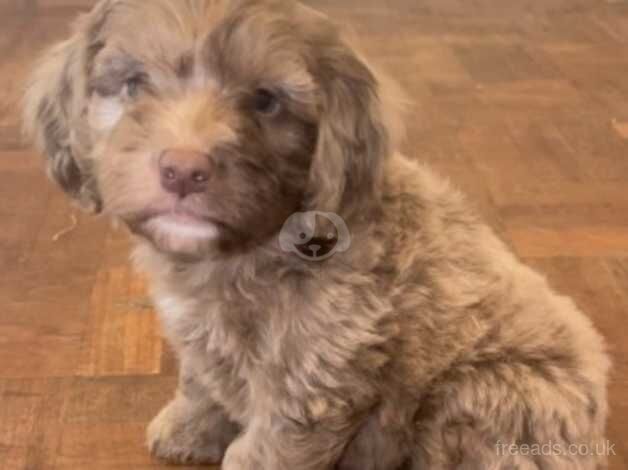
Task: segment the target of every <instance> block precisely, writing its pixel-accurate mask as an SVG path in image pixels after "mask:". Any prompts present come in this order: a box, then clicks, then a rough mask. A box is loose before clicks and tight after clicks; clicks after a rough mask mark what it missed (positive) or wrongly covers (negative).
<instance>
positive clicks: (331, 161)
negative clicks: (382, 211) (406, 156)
mask: <svg viewBox="0 0 628 470" xmlns="http://www.w3.org/2000/svg"><path fill="white" fill-rule="evenodd" d="M334 34H337V33H332V35H331V37H330V36H328V38H327V41H328V43H327V44H325V45H323V46H322V47H320V48H319V52H318V53H319V54H320V55H319V57H318V60H317V62H316V64H315V66H314V70H313V71H312V73H313V75H315V77H316V79H317V82H318V83H319V86H320V87H321V101H322V102H321V105H320V106H321V110H320V111H321V118H320V122H319V135H318V143H317V149H316V153H315V155H314V158H313V161H312V167H311V173H310V181H309V192H308V195H309V200H308V208H309V209H311V210H319V211H324V212H332V213H338V214H340V215H342V216H344V217H351V216H352V215H353V214H354V213H356V212H361V211H363V210H364V209H365V208H367V207H369V206H368V205H369V204H370V203H373V202H376V201H377V200H378V199H379V188H380V186H381V185H380V181H381V177H382V169H383V164H384V161H385V160H386V158H387V157H388V156H390V155H391V154H392V153H393V152H394V150H395V148H396V146H397V145H398V141H399V139H400V138H401V135H402V134H403V126H402V124H401V118H400V111H401V107H402V104H403V101H404V100H403V98H402V93H401V90H400V89H399V87H397V86H396V84H394V82H392V81H391V80H388V79H386V78H384V76H383V75H380V74H377V73H376V72H375V71H374V69H373V68H372V67H371V66H369V65H368V64H367V63H366V61H365V60H364V59H362V58H361V57H360V56H359V55H358V54H357V53H356V52H355V50H354V49H353V48H352V47H351V46H349V45H348V44H347V43H346V42H344V40H342V39H341V38H340V37H339V36H336V37H333V35H334Z"/></svg>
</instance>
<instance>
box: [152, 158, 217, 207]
mask: <svg viewBox="0 0 628 470" xmlns="http://www.w3.org/2000/svg"><path fill="white" fill-rule="evenodd" d="M210 171H211V164H210V160H209V156H208V155H206V154H204V153H201V152H195V151H193V150H166V151H165V152H164V153H163V154H162V155H161V157H160V158H159V175H160V178H161V186H162V188H164V189H165V190H166V191H168V192H169V193H173V194H176V195H178V196H179V197H180V198H184V197H186V196H188V195H190V194H194V193H202V192H204V191H205V190H206V189H207V184H208V181H209V177H210Z"/></svg>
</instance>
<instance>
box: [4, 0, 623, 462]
mask: <svg viewBox="0 0 628 470" xmlns="http://www.w3.org/2000/svg"><path fill="white" fill-rule="evenodd" d="M306 3H308V4H310V5H312V6H314V7H319V8H321V9H323V10H325V11H326V12H327V13H328V14H329V15H330V16H331V17H332V18H334V19H335V20H337V21H338V22H341V23H349V24H351V25H352V27H353V29H354V30H355V31H356V32H357V33H358V34H359V35H360V36H361V37H362V38H363V48H364V49H365V50H366V52H367V53H369V54H370V55H371V56H372V57H373V58H374V61H375V62H376V63H378V64H380V65H381V66H382V67H383V68H384V69H385V70H388V71H389V72H390V73H391V74H392V75H393V76H394V77H395V78H397V80H399V82H401V84H402V85H403V87H404V88H405V89H406V90H407V92H408V94H409V96H410V97H411V98H412V100H413V105H412V106H411V108H410V109H411V110H410V112H409V113H408V115H407V117H406V123H407V127H408V138H407V140H406V142H405V144H404V151H405V152H406V153H409V154H411V155H413V156H416V158H418V159H421V160H423V161H426V162H428V163H430V164H432V165H433V166H434V167H436V168H437V169H438V170H439V171H440V172H441V173H443V174H445V175H447V176H448V177H449V178H451V179H452V180H453V181H454V182H455V183H456V184H457V185H458V186H460V187H461V188H462V189H464V190H465V191H466V192H467V193H468V194H469V197H470V198H471V199H472V200H473V201H474V202H475V203H476V205H477V207H478V209H479V210H480V211H481V212H482V213H483V214H484V216H485V217H486V218H487V219H488V220H489V221H490V222H491V224H492V225H493V226H495V227H496V229H497V230H498V231H499V233H500V234H502V235H503V236H504V237H505V238H506V240H507V242H509V243H510V244H511V245H512V247H513V248H514V249H515V250H516V251H517V253H518V254H519V255H520V256H522V257H524V258H525V259H526V260H527V261H528V262H529V263H531V264H532V265H533V266H534V267H536V268H537V269H538V270H540V271H541V272H543V273H545V274H546V275H547V276H548V277H549V279H550V281H551V282H552V283H553V284H554V285H555V286H556V287H557V288H558V289H559V290H560V291H561V292H563V293H565V294H566V295H570V296H572V297H574V299H575V300H576V302H577V303H578V304H579V305H581V306H582V308H583V309H585V310H586V311H587V312H588V313H589V315H590V316H591V318H592V320H593V321H594V322H595V324H596V325H597V326H598V327H599V328H600V330H601V331H602V332H603V333H604V335H605V336H606V338H607V339H608V344H609V350H610V351H611V353H612V355H613V357H614V359H615V368H614V372H613V378H612V383H611V387H610V392H609V396H610V401H611V419H610V423H609V439H610V441H611V442H613V443H615V444H616V449H617V455H615V456H612V457H611V459H610V469H611V470H626V469H628V424H626V423H628V398H627V397H628V343H627V342H626V340H625V331H626V330H625V328H626V324H627V321H628V317H627V315H626V312H628V80H627V78H626V77H628V54H626V51H627V50H628V2H626V1H625V0H612V1H611V0H607V1H605V0H544V1H538V0H518V1H516V2H515V1H503V0H475V1H473V2H470V1H468V0H385V1H383V0H345V1H342V2H339V1H337V0H307V1H306ZM93 4H94V0H0V30H1V31H2V34H0V176H1V179H0V181H1V183H0V220H2V222H1V223H0V228H1V230H0V267H1V268H2V269H1V271H0V470H21V469H28V470H40V469H42V470H48V469H51V470H76V469H86V468H89V469H92V470H111V469H117V470H122V469H160V468H167V467H166V466H165V465H162V464H161V463H159V462H155V461H153V460H151V459H150V457H149V456H148V454H147V452H146V449H145V447H144V428H145V426H146V424H147V423H148V422H149V420H150V419H151V417H152V416H153V415H154V414H155V413H156V412H157V411H158V410H159V408H160V407H161V406H163V405H164V404H165V403H166V402H167V401H168V400H169V399H170V397H171V396H172V394H173V392H174V388H175V386H176V361H175V358H174V356H173V354H172V352H171V351H170V350H169V349H168V348H167V346H166V345H164V343H163V340H162V339H161V337H160V332H159V327H158V325H157V322H156V319H155V316H154V313H153V311H152V309H151V307H150V304H149V303H148V302H147V298H146V289H145V283H144V281H143V279H141V278H140V277H138V276H137V275H135V274H134V273H133V272H132V270H131V268H130V266H129V263H128V261H127V255H128V248H129V243H128V240H127V236H126V234H125V233H124V230H120V229H116V228H114V227H111V226H110V224H109V223H108V222H107V221H106V220H103V219H93V218H90V217H88V216H85V215H81V214H80V213H79V212H78V211H77V210H76V209H75V208H73V207H72V206H71V205H70V204H68V201H67V200H66V198H65V196H64V195H62V194H61V192H60V191H59V190H58V189H56V188H54V187H53V186H52V185H50V184H49V183H48V182H47V181H46V177H45V175H44V172H43V171H42V169H41V167H42V164H41V161H40V158H39V157H38V156H37V155H35V154H34V153H33V152H32V151H31V150H30V149H29V148H28V147H27V146H26V145H25V144H24V142H23V141H22V139H21V137H20V132H19V126H20V123H19V106H20V104H19V103H20V99H21V92H22V89H23V86H24V83H25V79H26V74H27V71H28V69H29V67H30V66H31V64H32V61H33V60H34V58H35V57H36V55H37V53H38V51H40V50H41V49H42V47H45V46H47V45H49V44H51V43H52V42H53V41H55V40H58V39H60V38H63V37H64V36H65V35H66V34H67V33H68V31H69V22H70V19H71V18H74V17H75V16H76V15H77V14H78V13H80V12H83V11H86V10H87V9H88V8H90V7H91V6H92V5H93ZM73 217H76V220H77V224H76V227H72V230H68V231H66V230H65V229H67V228H68V227H71V226H72V225H73V223H72V220H73ZM59 234H61V236H58V235H59ZM180 468H185V467H180Z"/></svg>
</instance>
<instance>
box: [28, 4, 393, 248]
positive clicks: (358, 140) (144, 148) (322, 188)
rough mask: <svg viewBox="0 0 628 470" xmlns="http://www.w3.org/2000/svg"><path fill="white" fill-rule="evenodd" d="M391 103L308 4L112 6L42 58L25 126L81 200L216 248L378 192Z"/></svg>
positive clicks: (161, 236)
mask: <svg viewBox="0 0 628 470" xmlns="http://www.w3.org/2000/svg"><path fill="white" fill-rule="evenodd" d="M380 105H381V103H380V100H379V98H378V85H377V82H376V80H375V78H374V76H373V74H372V73H371V71H370V70H369V68H368V67H367V66H366V65H365V64H364V63H363V62H362V61H361V60H360V59H359V58H358V57H357V56H356V55H355V54H354V53H353V52H352V51H351V50H350V48H348V47H347V46H346V45H345V44H344V42H343V41H342V40H341V38H340V37H339V35H338V33H337V31H336V30H335V28H334V27H333V26H332V25H331V24H330V23H329V22H328V21H327V20H325V19H324V18H323V17H322V16H320V15H318V14H316V13H314V12H312V11H310V10H308V9H305V8H304V7H301V6H299V5H297V4H295V3H292V2H289V1H273V0H268V1H261V2H260V1H232V2H221V1H212V0H192V1H188V2H180V1H179V0H153V1H151V2H145V1H143V0H109V1H104V2H101V3H100V4H99V5H98V6H97V7H96V8H95V9H94V11H92V12H91V13H90V14H89V15H88V16H87V17H85V18H83V19H82V21H81V22H80V23H79V24H78V28H77V32H76V33H75V35H74V36H73V37H72V38H71V39H70V40H69V41H66V42H65V43H62V44H61V45H59V46H57V48H56V49H54V50H53V51H52V52H50V53H49V54H48V55H47V56H46V57H45V58H44V60H43V62H42V64H41V65H40V67H39V69H38V71H37V72H36V73H35V75H34V79H33V83H32V85H31V87H30V89H29V92H28V94H27V101H26V114H25V121H26V124H27V128H29V129H30V131H31V132H32V133H33V135H34V136H35V137H36V139H37V141H38V143H39V145H40V146H41V148H42V149H43V150H44V151H45V153H47V154H48V156H49V159H50V160H49V168H50V171H51V174H52V176H53V178H54V179H56V180H57V181H58V182H59V183H60V184H61V185H62V187H63V188H64V189H65V190H66V191H67V192H68V193H70V194H71V195H72V196H74V197H75V198H77V199H79V200H80V201H81V202H82V203H83V205H89V206H90V207H91V208H92V209H95V210H104V211H105V212H107V213H109V214H111V215H113V216H114V217H116V218H119V219H121V220H123V221H124V222H125V223H126V224H128V226H129V227H130V228H131V230H132V231H134V232H135V233H136V234H138V235H140V236H142V237H144V238H146V239H148V240H149V241H150V242H151V243H153V244H154V245H155V247H157V248H158V249H160V250H162V251H166V252H170V253H174V254H184V255H195V256H199V255H201V256H202V255H206V254H208V253H210V252H213V251H223V252H224V251H229V250H232V249H236V248H237V247H239V246H242V245H243V244H244V245H248V244H250V243H251V242H262V241H263V240H265V239H267V238H268V237H269V236H272V235H273V234H275V233H277V232H278V231H279V229H280V228H281V227H282V225H283V223H284V222H285V220H286V219H287V218H288V217H289V216H290V215H291V214H292V213H294V212H297V211H299V210H304V209H306V210H307V209H324V210H331V211H338V212H341V211H343V210H346V208H347V207H348V206H349V205H351V203H352V201H362V203H364V202H365V201H366V200H369V199H371V198H373V197H375V195H376V186H377V178H378V174H379V164H380V161H381V159H382V158H383V157H384V156H385V155H386V154H387V153H388V150H389V149H388V129H387V126H386V124H385V123H384V121H383V119H382V118H381V116H382V114H383V111H382V109H381V106H380Z"/></svg>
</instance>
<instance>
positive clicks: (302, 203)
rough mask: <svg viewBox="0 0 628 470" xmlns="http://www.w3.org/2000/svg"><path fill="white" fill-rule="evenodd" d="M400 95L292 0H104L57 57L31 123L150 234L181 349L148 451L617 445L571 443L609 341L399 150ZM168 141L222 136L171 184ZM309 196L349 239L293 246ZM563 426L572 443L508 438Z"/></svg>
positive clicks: (602, 385) (299, 464)
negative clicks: (322, 251)
mask: <svg viewBox="0 0 628 470" xmlns="http://www.w3.org/2000/svg"><path fill="white" fill-rule="evenodd" d="M399 102H400V99H399V95H398V93H397V91H396V89H395V87H394V86H393V85H392V84H391V83H390V82H389V81H387V80H385V79H383V78H382V77H381V76H380V75H379V74H376V73H375V72H374V71H373V68H372V67H371V66H369V65H368V64H367V63H366V62H365V61H364V59H363V58H362V57H361V56H360V55H358V54H357V53H356V52H355V50H354V48H353V47H352V46H351V45H350V44H349V42H348V40H347V39H346V38H345V37H344V36H343V35H342V34H341V33H340V32H339V30H338V28H337V27H336V26H334V25H333V24H332V23H331V22H330V21H329V20H328V19H326V18H325V17H324V16H322V15H320V14H318V13H316V12H314V11H312V10H310V9H308V8H306V7H303V6H301V5H298V4H296V3H293V2H291V1H287V0H266V1H247V0H241V1H236V0H234V1H231V2H224V1H220V0H185V1H184V0H151V1H149V2H146V1H143V0H104V1H102V2H100V3H99V4H98V5H97V6H96V8H95V9H94V10H93V11H92V12H91V13H90V14H88V15H86V16H85V17H83V18H82V19H81V20H80V21H79V22H78V23H77V26H76V29H75V32H74V34H73V36H72V37H71V38H70V39H69V40H67V41H65V42H63V43H62V44H60V45H58V46H56V47H55V48H54V49H53V50H52V51H50V52H48V53H46V54H45V55H44V57H43V59H42V62H41V63H40V64H39V66H38V68H37V69H36V71H35V72H34V75H33V79H32V82H31V84H30V87H29V89H28V92H27V95H26V102H25V124H26V128H27V130H28V131H29V133H30V134H31V135H32V136H33V138H34V140H35V141H36V143H37V145H38V147H39V148H40V149H41V150H42V152H43V153H45V154H46V155H47V156H48V167H49V171H50V174H51V176H52V177H53V179H55V180H56V181H57V182H58V183H59V184H60V185H61V187H63V188H64V190H65V191H67V192H68V193H69V195H70V196H72V197H73V198H75V199H76V200H78V201H79V202H80V203H81V204H82V205H83V206H84V207H86V208H88V209H89V210H92V211H94V212H100V211H104V212H105V213H107V214H109V215H110V216H112V217H114V218H116V219H119V220H122V221H123V222H125V223H126V224H127V225H128V226H129V228H130V229H131V231H132V232H133V233H134V234H135V239H136V242H137V249H136V251H135V255H134V259H135V261H136V263H137V265H138V266H139V267H140V269H142V270H144V271H146V272H147V273H148V274H149V275H150V277H151V280H152V292H153V296H154V299H155V303H156V305H157V307H158V310H159V312H160V316H161V320H162V322H163V325H164V329H165V332H166V335H167V337H168V339H169V341H170V342H171V343H172V345H173V347H174V348H175V350H176V351H177V353H178V356H179V359H180V364H181V372H180V377H181V380H180V387H179V390H178V392H177V395H176V397H175V398H174V400H173V401H172V402H171V403H170V404H169V405H168V406H167V407H166V408H165V409H164V410H163V411H162V412H161V413H160V414H159V415H158V416H157V417H156V418H155V420H154V421H153V423H152V424H151V425H150V427H149V430H148V444H149V446H150V450H151V451H152V452H153V453H154V454H155V455H156V456H158V457H162V458H165V459H169V460H172V461H175V462H189V461H193V462H219V461H221V460H222V461H223V468H225V469H226V470H260V469H265V470H296V469H299V470H325V469H333V468H336V469H339V470H398V469H400V468H404V469H411V470H425V469H431V470H453V469H467V470H506V469H520V470H524V469H525V470H527V469H552V470H562V469H564V470H593V469H597V468H601V467H602V466H603V464H604V458H603V457H601V456H595V455H589V456H582V455H577V454H576V453H569V452H567V449H568V446H569V445H571V444H586V445H595V444H601V443H602V442H603V439H604V426H605V420H606V414H607V405H606V377H607V370H608V368H609V361H608V359H607V356H606V354H605V352H604V345H603V341H602V339H601V338H600V336H599V335H598V334H597V333H596V331H595V330H594V328H593V327H592V325H591V323H590V321H589V320H588V319H587V318H586V317H585V316H584V315H583V314H582V313H581V312H580V311H579V310H578V309H577V308H576V306H575V305H574V304H573V303H572V302H571V300H569V299H567V298H564V297H561V296H559V295H557V294H555V293H554V292H553V291H552V290H551V289H550V288H549V287H548V285H547V283H546V281H545V279H544V278H543V277H542V276H540V275H538V274H536V273H535V272H533V271H531V270H530V269H529V268H527V267H526V266H524V265H523V264H522V263H521V262H519V261H518V260H517V259H516V258H515V257H514V256H513V255H512V254H511V253H510V252H509V250H508V249H507V248H506V247H505V245H504V244H503V243H502V242H501V241H499V240H498V239H497V238H496V236H495V235H494V233H493V232H492V231H491V230H490V229H489V228H488V227H487V226H486V225H484V224H483V223H482V222H481V221H480V220H478V218H477V217H476V216H475V214H474V212H473V211H472V210H471V209H470V208H469V206H468V205H467V203H466V202H465V200H464V198H463V197H462V196H461V195H460V194H459V193H458V192H457V191H456V190H454V189H452V188H451V187H450V186H449V185H448V184H447V183H446V182H444V181H443V180H442V179H441V178H440V177H438V176H436V175H435V174H434V173H432V172H431V171H430V170H429V169H428V168H425V167H423V166H421V165H419V164H417V163H415V162H412V161H410V160H407V159H406V158H404V157H403V156H401V155H399V154H398V152H397V151H396V149H397V142H398V138H399V136H400V135H401V132H400V126H399V119H398V107H399ZM169 149H187V150H193V151H195V152H202V153H204V154H205V155H206V158H208V159H209V161H210V162H211V165H210V166H211V174H210V178H209V182H208V185H207V187H206V189H205V190H204V191H202V192H197V193H195V194H191V195H188V196H187V197H185V198H181V197H178V196H176V195H173V194H170V193H168V192H166V191H164V189H163V188H162V187H161V185H160V178H159V174H158V173H159V171H158V167H159V161H160V160H159V158H160V155H161V154H162V153H163V152H164V151H165V150H169ZM306 211H319V212H321V213H323V212H324V213H334V214H338V215H339V216H341V217H342V219H343V220H344V222H346V225H347V227H348V229H349V231H350V233H351V245H350V247H349V248H348V249H343V250H341V251H338V252H337V253H335V254H334V256H331V257H327V258H326V259H324V260H323V261H320V262H317V263H314V262H311V261H308V260H307V259H302V257H299V256H296V254H295V253H294V252H292V251H291V250H283V249H281V246H280V243H279V238H280V232H281V228H282V226H283V224H284V222H285V221H286V220H287V219H289V218H290V217H291V215H292V214H294V213H296V212H306ZM321 225H322V227H321V228H320V230H322V231H324V230H327V229H328V228H329V227H325V224H324V223H322V224H321ZM314 235H315V234H313V236H314ZM344 248H347V247H346V246H345V247H344ZM548 443H552V444H557V445H560V446H562V447H561V448H562V449H564V450H565V452H564V455H561V453H560V452H555V453H553V454H552V455H523V454H517V453H514V454H513V455H510V453H508V452H506V453H505V452H500V447H499V446H500V444H501V445H509V444H516V445H523V444H527V445H534V444H537V445H544V444H548ZM501 449H502V450H503V447H502V448H501ZM504 454H508V455H504Z"/></svg>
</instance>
